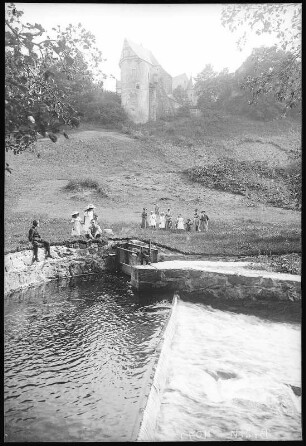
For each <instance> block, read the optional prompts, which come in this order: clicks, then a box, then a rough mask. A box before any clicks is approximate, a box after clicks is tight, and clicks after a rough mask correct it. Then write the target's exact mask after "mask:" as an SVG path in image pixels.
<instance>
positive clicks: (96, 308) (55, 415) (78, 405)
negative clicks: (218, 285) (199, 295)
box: [4, 275, 172, 442]
mask: <svg viewBox="0 0 306 446" xmlns="http://www.w3.org/2000/svg"><path fill="white" fill-rule="evenodd" d="M171 297H172V296H171ZM170 302H171V301H170V296H166V297H163V296H160V297H159V299H158V301H156V296H155V297H151V298H150V297H147V298H146V299H144V298H139V297H138V296H137V295H135V294H134V293H133V291H132V290H131V287H130V285H129V284H128V282H127V279H126V278H123V277H122V278H120V277H114V276H112V275H106V276H105V277H104V278H103V279H99V280H97V279H96V278H93V277H88V278H84V279H77V280H74V281H71V282H69V284H68V286H67V283H62V284H61V283H55V282H53V283H49V284H46V285H44V286H42V287H39V288H37V289H32V290H27V291H25V292H22V293H15V294H14V295H12V296H10V297H7V298H6V299H5V304H4V309H5V324H4V338H5V339H4V341H5V344H4V345H5V349H4V410H5V440H6V441H7V442H10V441H12V442H25V441H26V442H29V441H33V442H37V441H42V442H44V441H59V442H61V441H69V442H70V441H78V442H80V441H84V442H87V441H90V442H91V441H127V440H130V439H131V435H132V429H133V426H134V423H135V420H136V419H137V417H138V412H137V411H138V409H139V407H138V404H139V401H140V399H141V394H142V389H143V388H144V386H145V384H146V382H147V380H148V376H149V374H150V370H151V362H152V357H153V351H154V348H155V346H156V345H157V343H158V341H159V335H160V332H161V330H162V327H163V325H164V323H165V321H166V319H167V316H168V314H169V309H170V307H171V303H170Z"/></svg>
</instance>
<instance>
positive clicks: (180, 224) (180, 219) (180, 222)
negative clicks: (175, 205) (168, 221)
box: [176, 214, 185, 230]
mask: <svg viewBox="0 0 306 446" xmlns="http://www.w3.org/2000/svg"><path fill="white" fill-rule="evenodd" d="M176 223H177V229H178V230H184V229H185V228H184V219H183V217H182V214H179V216H178V217H177V221H176Z"/></svg>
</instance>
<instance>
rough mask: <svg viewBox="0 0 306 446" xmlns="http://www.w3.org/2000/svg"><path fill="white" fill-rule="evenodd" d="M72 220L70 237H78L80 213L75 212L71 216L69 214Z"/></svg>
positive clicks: (80, 229)
mask: <svg viewBox="0 0 306 446" xmlns="http://www.w3.org/2000/svg"><path fill="white" fill-rule="evenodd" d="M71 216H72V220H71V223H73V226H72V229H71V235H72V236H74V235H76V236H79V235H81V232H82V222H81V219H80V213H79V212H78V211H75V212H74V213H73V214H71Z"/></svg>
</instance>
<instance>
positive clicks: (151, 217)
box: [149, 211, 156, 229]
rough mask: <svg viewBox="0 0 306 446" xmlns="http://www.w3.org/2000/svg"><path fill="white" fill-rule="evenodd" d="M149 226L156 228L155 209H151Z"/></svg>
mask: <svg viewBox="0 0 306 446" xmlns="http://www.w3.org/2000/svg"><path fill="white" fill-rule="evenodd" d="M149 226H150V228H152V229H156V214H154V212H153V211H151V214H150V217H149Z"/></svg>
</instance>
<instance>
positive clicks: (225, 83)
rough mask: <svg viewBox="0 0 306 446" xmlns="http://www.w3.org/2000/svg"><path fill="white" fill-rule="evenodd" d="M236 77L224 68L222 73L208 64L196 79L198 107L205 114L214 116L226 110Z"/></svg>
mask: <svg viewBox="0 0 306 446" xmlns="http://www.w3.org/2000/svg"><path fill="white" fill-rule="evenodd" d="M234 84H235V80H234V75H233V74H231V73H229V70H228V68H224V69H223V70H222V71H221V72H220V73H217V72H216V71H214V70H213V67H212V66H211V65H210V64H207V65H206V66H205V68H204V69H203V70H202V71H201V73H200V74H199V75H198V76H197V77H196V83H195V90H196V91H197V95H198V107H199V108H200V109H201V110H202V112H203V113H204V115H205V114H212V113H215V112H216V111H221V109H224V107H225V104H226V101H227V100H228V98H229V96H230V94H231V91H232V89H233V86H234Z"/></svg>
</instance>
